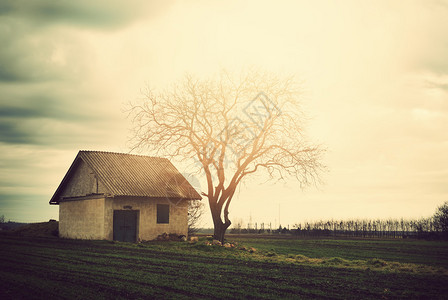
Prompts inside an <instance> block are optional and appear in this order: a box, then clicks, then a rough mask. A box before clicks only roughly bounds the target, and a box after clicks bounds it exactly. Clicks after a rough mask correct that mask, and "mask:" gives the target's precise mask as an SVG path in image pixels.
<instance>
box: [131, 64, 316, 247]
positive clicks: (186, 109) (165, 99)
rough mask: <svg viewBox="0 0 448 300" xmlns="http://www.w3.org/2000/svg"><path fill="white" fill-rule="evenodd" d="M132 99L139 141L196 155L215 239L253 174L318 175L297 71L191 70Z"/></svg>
mask: <svg viewBox="0 0 448 300" xmlns="http://www.w3.org/2000/svg"><path fill="white" fill-rule="evenodd" d="M144 96H145V97H144V99H142V101H141V102H140V103H137V104H135V103H134V104H131V108H130V115H131V116H132V120H133V124H134V131H133V137H132V139H131V142H132V143H133V147H134V149H135V148H140V149H141V150H145V151H150V152H151V153H155V154H156V155H163V156H166V157H169V158H172V159H174V160H176V159H179V160H183V161H185V160H194V161H195V162H196V165H197V166H198V168H199V170H200V172H202V174H203V175H204V176H205V179H206V190H205V191H204V192H203V195H204V196H205V197H207V198H208V202H209V206H210V211H211V215H212V218H213V224H214V238H215V239H218V240H220V241H224V234H225V232H226V230H227V228H228V227H229V226H230V225H231V221H230V219H229V206H230V203H231V202H232V199H233V197H234V195H235V191H236V188H237V187H238V186H239V184H240V183H241V182H242V180H243V179H244V178H246V177H247V176H248V175H252V174H254V173H261V172H263V171H265V173H266V174H267V175H268V176H269V178H274V177H276V178H279V179H283V178H285V176H292V177H294V178H295V179H297V180H298V181H299V182H300V184H301V186H306V185H309V184H310V183H313V182H316V180H317V179H318V174H319V171H320V170H321V169H322V168H323V166H322V164H321V155H322V153H323V149H322V148H321V147H319V146H316V145H310V144H309V143H308V142H307V140H306V138H305V136H304V130H303V126H302V125H303V124H302V121H303V119H304V118H303V115H302V112H301V109H300V107H299V103H298V93H297V89H296V88H295V85H294V82H293V80H292V78H279V77H278V76H275V75H272V74H267V73H261V72H256V71H249V72H247V73H244V74H242V75H240V76H239V77H237V78H235V77H233V76H231V75H230V74H229V73H227V72H225V71H223V72H221V73H220V74H219V75H218V76H217V78H216V79H215V80H198V79H196V78H194V77H192V76H186V77H185V79H184V80H183V81H182V82H181V83H180V84H177V85H174V86H172V88H170V89H168V90H165V91H164V92H160V93H154V92H153V91H151V90H150V89H149V88H148V89H147V90H145V92H144Z"/></svg>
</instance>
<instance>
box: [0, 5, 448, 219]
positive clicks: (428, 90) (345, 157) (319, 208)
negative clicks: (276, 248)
mask: <svg viewBox="0 0 448 300" xmlns="http://www.w3.org/2000/svg"><path fill="white" fill-rule="evenodd" d="M0 40H1V41H2V46H1V47H0V215H2V214H3V215H5V217H6V219H7V220H8V219H11V220H14V221H23V222H36V221H47V220H48V219H50V218H54V219H58V207H57V206H56V207H54V206H50V205H49V204H48V201H49V199H50V198H51V196H52V195H53V193H54V191H55V190H56V188H57V186H58V185H59V183H60V181H61V180H62V177H63V176H64V175H65V173H66V171H67V169H68V168H69V166H70V164H71V163H72V161H73V159H74V158H75V156H76V154H77V152H78V150H81V149H83V150H103V151H116V152H128V151H129V144H128V142H127V141H128V136H129V135H130V131H129V129H130V127H131V124H130V120H129V119H127V118H126V114H125V113H123V110H124V109H125V108H126V103H127V102H128V101H134V100H136V99H138V98H140V97H141V93H140V90H141V89H142V88H144V87H145V86H146V84H149V85H150V86H152V87H154V88H156V89H157V88H164V87H166V86H167V85H168V84H170V83H172V82H175V81H178V80H179V79H180V78H181V77H182V76H183V75H184V74H185V73H186V72H188V73H192V74H195V75H197V76H199V77H203V76H209V75H210V74H214V73H216V72H218V71H219V70H220V69H222V68H226V69H228V70H230V71H239V70H241V69H243V68H247V67H253V66H256V67H258V68H261V69H264V70H267V71H270V72H274V73H279V74H294V75H295V78H296V79H297V81H299V82H301V84H302V88H303V94H302V101H303V106H304V108H305V111H306V113H307V115H308V116H309V117H310V120H309V122H308V135H309V137H310V138H311V139H312V140H314V141H315V142H317V143H321V144H323V145H325V147H326V148H327V149H328V153H327V155H326V157H325V164H326V165H327V166H328V172H327V173H325V174H324V175H323V180H324V182H325V184H323V185H320V186H319V187H318V188H314V187H310V188H308V189H306V190H304V191H301V190H300V189H299V187H298V184H297V183H295V182H289V181H288V182H285V183H282V182H280V183H276V184H274V183H272V184H271V183H269V184H262V185H261V184H260V183H259V182H258V181H257V179H256V180H252V181H248V182H247V183H246V185H245V186H242V187H241V188H240V190H239V192H238V195H237V196H236V198H235V199H234V201H233V203H232V207H231V218H233V219H234V220H237V219H245V221H246V222H248V221H249V218H252V222H258V223H261V222H266V223H269V222H272V225H273V226H274V224H275V225H278V222H279V219H280V222H281V223H282V224H283V225H286V224H291V225H292V224H294V223H296V222H303V221H305V220H317V219H328V218H334V219H346V218H390V217H394V218H401V217H405V218H419V217H428V216H430V215H432V214H433V212H434V211H435V209H436V207H437V206H439V205H441V204H442V203H443V202H444V201H448V155H447V154H448V1H436V0H434V1H430V0H427V1H406V2H403V1H390V0H387V1H359V0H357V1H270V2H267V1H265V2H264V1H188V2H187V1H179V2H175V1H174V2H170V1H158V2H149V1H85V0H83V1H52V0H33V1H31V0H29V1H17V0H11V1H8V0H6V1H1V2H0ZM148 154H151V153H148ZM174 163H175V165H176V166H178V168H179V169H180V171H181V172H183V173H188V170H185V169H183V165H182V164H178V163H176V162H174ZM190 179H191V180H193V181H194V180H195V179H194V178H190ZM209 218H210V217H209V216H208V215H207V216H206V219H205V220H204V223H205V225H207V224H208V225H210V224H211V219H209Z"/></svg>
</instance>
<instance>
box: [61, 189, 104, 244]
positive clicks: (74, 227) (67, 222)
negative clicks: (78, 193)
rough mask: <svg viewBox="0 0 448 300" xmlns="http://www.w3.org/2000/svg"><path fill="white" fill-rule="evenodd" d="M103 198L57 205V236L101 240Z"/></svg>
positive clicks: (102, 235)
mask: <svg viewBox="0 0 448 300" xmlns="http://www.w3.org/2000/svg"><path fill="white" fill-rule="evenodd" d="M104 203H105V202H104V197H103V198H96V199H88V200H76V201H63V202H60V203H59V236H60V237H63V238H71V239H87V240H102V239H105V235H104V215H105V210H104Z"/></svg>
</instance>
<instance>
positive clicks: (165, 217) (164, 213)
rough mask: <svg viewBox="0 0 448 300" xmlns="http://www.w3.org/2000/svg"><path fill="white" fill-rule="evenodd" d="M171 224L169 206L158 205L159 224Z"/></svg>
mask: <svg viewBox="0 0 448 300" xmlns="http://www.w3.org/2000/svg"><path fill="white" fill-rule="evenodd" d="M169 222H170V206H169V204H157V223H159V224H168V223H169Z"/></svg>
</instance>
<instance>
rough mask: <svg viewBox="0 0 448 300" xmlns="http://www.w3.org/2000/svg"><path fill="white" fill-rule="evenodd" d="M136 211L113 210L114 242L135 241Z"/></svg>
mask: <svg viewBox="0 0 448 300" xmlns="http://www.w3.org/2000/svg"><path fill="white" fill-rule="evenodd" d="M138 212H139V211H138V210H114V241H120V242H131V243H135V242H136V241H137V218H138Z"/></svg>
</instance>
